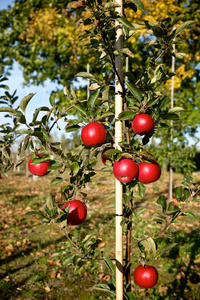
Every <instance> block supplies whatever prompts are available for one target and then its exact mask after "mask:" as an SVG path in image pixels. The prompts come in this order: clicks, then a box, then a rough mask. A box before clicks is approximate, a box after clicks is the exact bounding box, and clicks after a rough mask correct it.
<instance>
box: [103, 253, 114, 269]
mask: <svg viewBox="0 0 200 300" xmlns="http://www.w3.org/2000/svg"><path fill="white" fill-rule="evenodd" d="M103 260H104V261H105V263H106V265H107V267H108V268H109V269H110V271H111V272H112V273H114V272H115V267H114V265H113V262H112V260H111V259H110V258H109V257H103Z"/></svg>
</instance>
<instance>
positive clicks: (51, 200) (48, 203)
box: [46, 197, 54, 209]
mask: <svg viewBox="0 0 200 300" xmlns="http://www.w3.org/2000/svg"><path fill="white" fill-rule="evenodd" d="M46 205H47V207H48V208H49V209H52V208H53V206H54V201H53V199H52V197H48V198H47V201H46Z"/></svg>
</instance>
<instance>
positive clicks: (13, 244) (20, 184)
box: [0, 174, 200, 300]
mask: <svg viewBox="0 0 200 300" xmlns="http://www.w3.org/2000/svg"><path fill="white" fill-rule="evenodd" d="M107 179H108V180H109V181H108V182H106V177H105V176H104V177H102V175H101V176H100V175H99V176H97V177H96V179H95V181H94V182H93V183H91V184H90V189H89V190H86V191H85V192H87V193H88V204H87V205H88V217H87V219H86V221H85V222H84V224H83V226H82V227H81V231H80V237H81V238H84V237H85V236H86V235H87V234H88V233H90V232H91V231H92V232H93V234H94V235H95V236H97V237H101V238H102V240H103V241H102V244H103V247H102V249H104V252H105V254H106V255H109V256H111V257H114V251H115V248H114V242H115V238H114V218H115V211H114V207H113V205H112V204H113V202H114V200H113V196H112V193H111V191H112V190H113V189H114V181H112V178H110V177H109V176H108V177H107ZM50 180H51V178H49V176H47V177H45V178H43V179H42V180H38V181H37V182H34V181H31V180H27V181H26V180H25V179H24V177H23V176H14V177H11V178H9V179H2V180H1V181H0V191H1V192H0V195H1V198H0V210H1V216H0V237H1V245H0V254H1V263H0V279H1V280H0V299H2V300H6V299H15V300H21V299H24V300H32V299H36V300H37V299H44V300H46V299H51V300H52V299H59V300H62V299H65V300H67V299H68V300H71V299H75V298H76V299H77V300H79V299H80V300H86V299H87V300H96V299H99V300H101V299H102V300H103V299H108V295H107V294H102V293H101V292H99V291H95V290H94V289H93V286H94V285H95V284H96V283H106V282H108V280H109V278H110V273H109V270H108V269H107V268H106V266H105V265H104V264H103V263H100V264H96V265H95V264H94V265H91V264H88V263H85V265H84V266H83V268H81V269H79V268H77V269H76V270H74V269H73V268H72V266H68V265H65V264H64V262H65V260H66V259H67V258H68V257H66V253H67V252H66V249H67V243H66V238H65V237H64V236H63V235H62V234H61V232H60V231H59V229H58V228H57V227H55V225H53V224H50V225H44V224H42V223H41V222H40V221H39V219H38V218H37V217H36V216H31V217H27V216H25V213H26V212H28V211H30V210H36V209H38V208H40V207H42V205H43V204H44V203H45V200H46V197H47V196H48V194H49V193H51V194H54V195H55V196H56V202H57V203H58V204H59V205H62V204H63V202H64V200H63V199H62V196H61V193H60V189H59V188H57V187H52V188H51V189H50V188H49V182H50ZM181 180H182V176H180V175H178V174H177V175H175V185H177V184H178V183H179V182H181ZM166 188H167V180H166V179H165V178H162V179H161V182H159V183H158V184H152V185H149V186H148V187H147V191H146V196H145V199H141V200H140V199H137V202H136V203H135V204H136V206H137V209H138V208H141V207H146V208H147V210H146V211H145V212H144V213H143V214H142V215H141V216H139V217H138V218H136V219H135V220H134V226H133V227H134V231H133V237H132V240H133V241H134V240H135V239H136V238H141V237H144V234H148V233H150V232H155V230H157V229H156V228H157V227H155V226H154V224H153V223H152V222H149V220H150V221H151V220H152V215H153V213H154V212H155V211H156V210H157V209H158V206H157V205H156V203H155V202H156V199H157V198H158V197H159V195H160V194H165V195H166V192H167V191H166ZM198 209H199V203H198V202H193V203H192V204H191V206H190V209H189V210H190V211H192V212H196V213H197V217H198V219H199V216H200V213H199V211H198ZM158 228H160V227H158ZM156 242H157V245H158V251H160V250H161V249H162V248H163V247H166V246H168V245H171V244H172V243H176V244H177V245H176V246H175V247H174V248H173V249H171V250H169V251H167V252H166V253H164V254H163V255H162V256H160V257H159V258H158V259H157V260H156V261H152V262H151V263H152V264H153V265H154V266H156V268H157V269H158V272H159V281H158V284H157V285H156V287H155V288H154V289H152V290H148V291H145V290H143V289H140V288H138V287H137V286H136V285H135V284H134V282H133V280H132V284H133V292H134V297H135V299H144V298H145V299H170V300H171V299H172V300H173V299H190V300H198V299H200V298H199V288H200V278H199V271H200V253H199V249H200V233H199V222H197V221H195V220H193V219H190V218H186V217H185V218H179V219H178V220H177V221H176V222H175V223H174V224H172V226H171V229H170V230H168V235H165V234H161V235H160V236H159V237H158V238H157V240H156ZM138 257H139V252H138V250H137V247H135V246H134V247H133V248H132V258H131V260H132V264H133V265H132V272H133V270H134V268H135V267H136V266H137V264H138V263H139V262H138ZM132 278H133V277H132Z"/></svg>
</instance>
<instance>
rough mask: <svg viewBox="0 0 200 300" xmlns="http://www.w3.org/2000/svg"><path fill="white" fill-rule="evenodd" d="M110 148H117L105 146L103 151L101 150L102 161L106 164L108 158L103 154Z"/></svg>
mask: <svg viewBox="0 0 200 300" xmlns="http://www.w3.org/2000/svg"><path fill="white" fill-rule="evenodd" d="M109 149H115V148H114V147H106V148H104V149H103V151H102V152H101V161H102V163H103V164H104V165H106V161H107V159H106V158H105V157H103V154H104V153H105V152H106V151H107V150H109Z"/></svg>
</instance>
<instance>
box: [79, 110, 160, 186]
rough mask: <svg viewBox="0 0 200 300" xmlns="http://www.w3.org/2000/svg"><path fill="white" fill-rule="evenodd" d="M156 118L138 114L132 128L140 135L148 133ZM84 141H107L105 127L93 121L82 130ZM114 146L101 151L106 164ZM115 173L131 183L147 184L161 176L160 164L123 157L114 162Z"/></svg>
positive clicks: (98, 143)
mask: <svg viewBox="0 0 200 300" xmlns="http://www.w3.org/2000/svg"><path fill="white" fill-rule="evenodd" d="M154 125H155V122H154V119H153V118H152V117H151V116H149V115H148V114H144V113H139V114H136V116H135V117H134V119H133V121H132V129H133V131H134V132H135V133H136V134H138V135H146V134H148V133H150V132H151V131H152V130H153V129H154ZM81 139H82V142H83V143H84V144H85V145H86V146H88V147H92V146H99V145H102V144H103V143H104V142H105V139H106V130H105V127H104V126H103V125H102V124H101V123H98V122H91V123H89V124H87V125H86V126H84V127H83V129H82V131H81ZM109 149H113V147H106V148H105V149H104V150H103V151H102V153H101V160H102V162H103V163H104V164H105V165H106V158H105V157H104V154H105V152H106V151H107V150H109ZM113 174H114V176H115V177H116V178H117V180H119V181H120V182H122V183H129V182H131V181H133V180H135V179H136V180H137V181H138V182H141V183H144V184H147V183H151V182H154V181H157V180H158V179H159V178H160V176H161V168H160V166H159V164H158V163H157V162H156V161H155V160H153V161H152V162H144V161H142V162H140V163H136V162H135V161H133V160H132V159H131V158H126V157H122V158H120V159H119V160H118V161H116V162H115V163H114V164H113Z"/></svg>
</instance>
